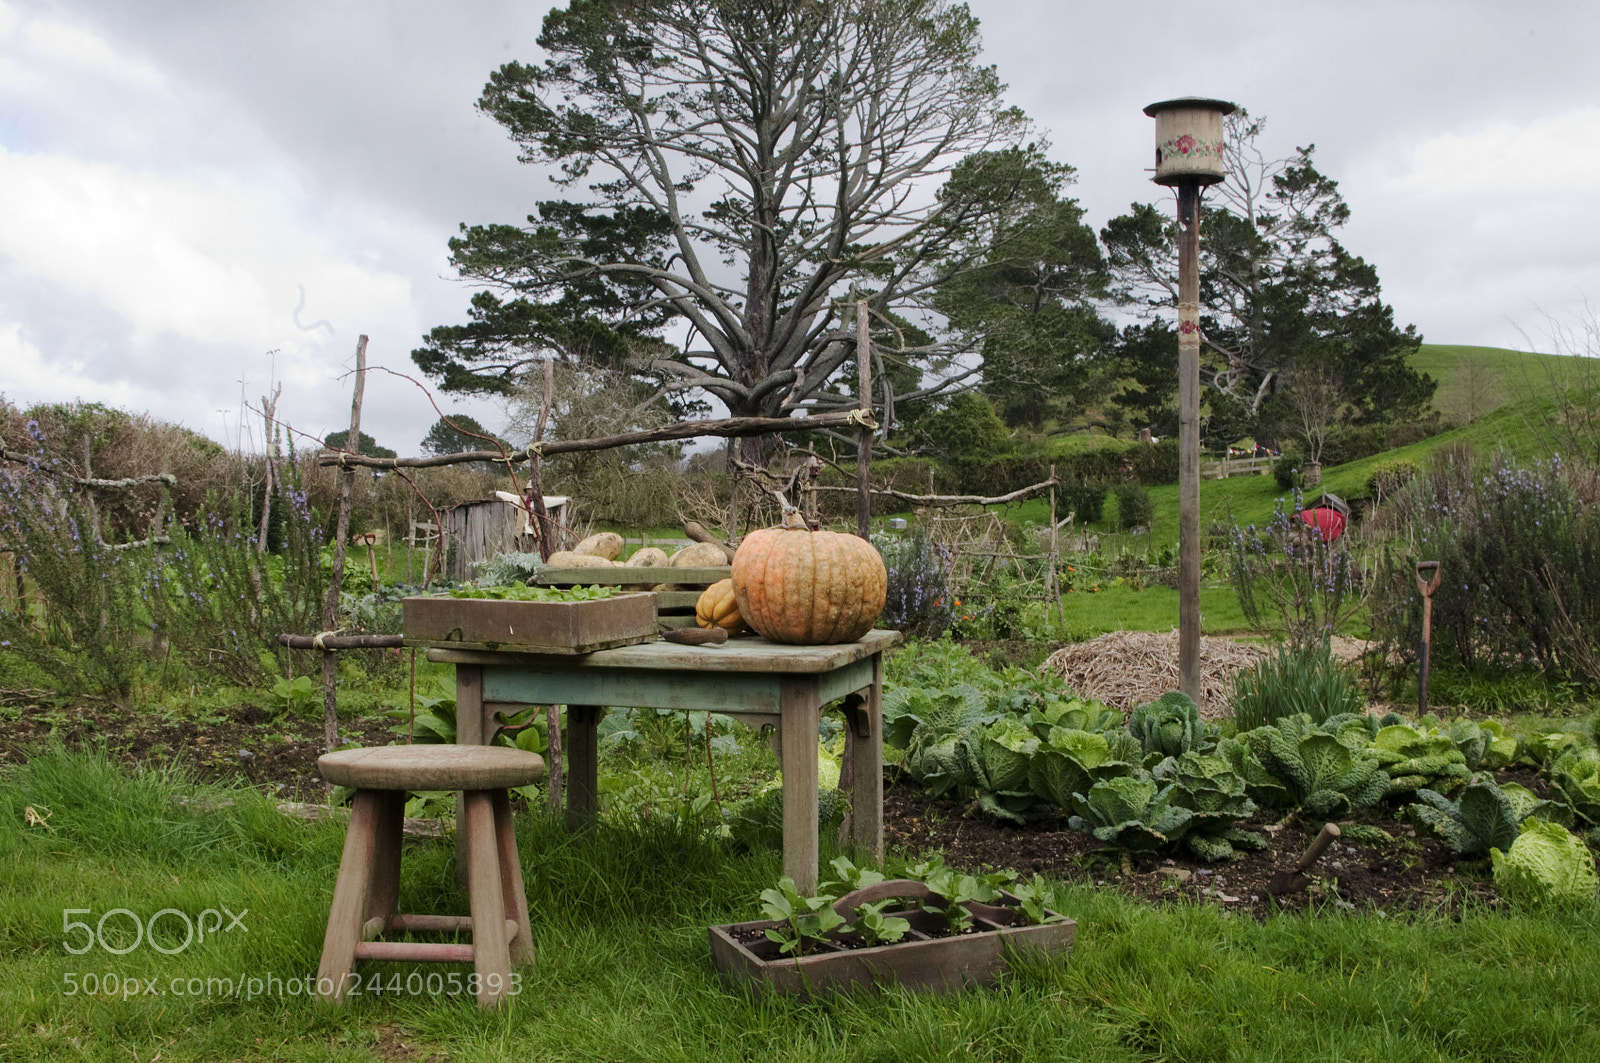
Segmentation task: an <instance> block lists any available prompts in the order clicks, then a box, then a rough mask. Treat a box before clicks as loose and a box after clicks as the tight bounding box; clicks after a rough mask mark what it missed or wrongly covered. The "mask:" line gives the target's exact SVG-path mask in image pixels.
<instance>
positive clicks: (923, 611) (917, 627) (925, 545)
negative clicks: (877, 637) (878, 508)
mask: <svg viewBox="0 0 1600 1063" xmlns="http://www.w3.org/2000/svg"><path fill="white" fill-rule="evenodd" d="M872 545H873V546H876V547H877V548H878V552H879V553H880V554H882V555H883V563H884V567H885V568H887V569H888V572H889V588H888V597H887V599H886V600H885V602H884V606H883V622H884V624H885V625H886V626H888V627H891V628H894V629H896V630H898V631H903V632H905V633H906V634H907V635H912V636H916V637H919V638H935V637H937V636H939V635H942V634H943V633H944V632H946V631H947V630H949V628H950V621H951V618H952V614H953V612H954V599H953V597H952V596H951V590H950V567H951V564H952V562H953V561H954V560H955V558H954V554H953V553H952V551H951V550H950V548H949V547H948V546H946V545H944V544H942V543H936V542H934V541H933V540H932V539H931V538H929V537H928V534H927V532H926V531H925V530H923V529H922V528H920V527H919V528H917V529H915V530H914V531H912V532H911V533H910V534H909V535H907V536H904V537H901V536H890V535H874V536H873V537H872Z"/></svg>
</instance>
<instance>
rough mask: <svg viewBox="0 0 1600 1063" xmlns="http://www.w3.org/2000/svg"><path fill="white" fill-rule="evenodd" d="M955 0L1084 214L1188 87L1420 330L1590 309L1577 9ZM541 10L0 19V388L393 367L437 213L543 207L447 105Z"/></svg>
mask: <svg viewBox="0 0 1600 1063" xmlns="http://www.w3.org/2000/svg"><path fill="white" fill-rule="evenodd" d="M970 6H971V8H972V9H973V11H974V13H976V14H977V15H978V17H979V18H980V19H981V20H982V23H983V36H984V42H985V48H986V52H987V56H988V59H989V60H990V61H991V62H993V63H994V64H995V65H996V66H997V67H998V69H999V73H1000V75H1001V77H1002V79H1003V80H1005V81H1006V82H1007V83H1009V84H1010V86H1011V92H1010V97H1011V99H1012V101H1013V102H1014V103H1016V104H1018V105H1019V106H1021V107H1022V108H1023V109H1024V110H1025V111H1026V112H1027V113H1028V114H1030V115H1031V116H1032V117H1033V118H1034V119H1035V120H1036V122H1037V123H1038V125H1039V127H1040V129H1041V131H1043V132H1044V133H1045V134H1046V135H1047V136H1048V138H1049V140H1050V142H1051V145H1052V151H1051V154H1052V155H1053V157H1055V158H1056V159H1058V160H1059V161H1063V162H1067V163H1070V164H1072V165H1073V166H1075V167H1077V169H1078V171H1079V181H1078V185H1077V189H1076V194H1077V196H1078V198H1079V199H1080V200H1081V201H1082V203H1083V204H1084V206H1085V208H1086V210H1087V212H1088V220H1089V221H1090V223H1091V224H1093V225H1094V226H1095V227H1096V228H1099V227H1100V226H1102V225H1104V224H1105V222H1106V221H1107V220H1109V219H1110V218H1111V217H1113V216H1115V215H1116V214H1119V213H1121V212H1122V211H1124V210H1126V209H1127V207H1128V204H1129V203H1131V202H1133V201H1135V200H1144V201H1152V200H1156V199H1159V198H1160V197H1161V196H1163V195H1165V193H1164V192H1163V190H1160V189H1157V188H1156V187H1155V186H1153V185H1150V184H1149V183H1148V177H1147V175H1146V174H1145V173H1144V168H1145V167H1146V166H1148V165H1149V159H1150V156H1151V152H1152V144H1153V136H1154V123H1153V122H1152V121H1151V120H1150V119H1148V118H1146V117H1145V116H1144V115H1143V114H1141V113H1140V108H1142V107H1143V106H1144V105H1145V104H1147V103H1150V102H1152V101H1155V100H1161V99H1166V98H1169V97H1172V96H1181V95H1206V96H1215V97H1220V98H1224V99H1229V100H1234V101H1236V102H1238V103H1240V104H1243V105H1244V106H1246V107H1248V108H1249V109H1250V111H1251V112H1252V113H1253V114H1255V115H1258V116H1266V117H1267V119H1268V125H1267V129H1266V134H1265V136H1264V138H1263V142H1262V143H1263V147H1264V148H1265V149H1266V150H1267V151H1268V153H1269V154H1272V155H1283V154H1287V153H1288V152H1290V151H1291V150H1292V149H1293V148H1294V146H1296V145H1299V144H1308V143H1313V142H1314V143H1315V144H1316V146H1317V155H1316V158H1317V161H1318V165H1319V167H1320V168H1321V169H1322V170H1323V172H1325V173H1327V174H1328V175H1330V176H1332V177H1333V178H1335V179H1336V180H1338V181H1339V182H1340V187H1341V190H1342V191H1343V193H1344V195H1345V197H1346V199H1347V201H1348V203H1349V205H1350V207H1351V210H1352V220H1351V223H1350V224H1349V226H1347V228H1346V229H1345V230H1344V232H1343V239H1344V242H1345V245H1346V246H1347V247H1348V248H1350V249H1351V250H1352V251H1353V252H1355V253H1357V254H1360V255H1362V256H1363V257H1365V258H1367V260H1368V261H1370V262H1372V263H1374V264H1375V265H1376V266H1377V268H1378V271H1379V275H1380V277H1381V278H1382V280H1383V284H1384V293H1385V298H1386V299H1387V300H1388V301H1389V302H1390V303H1391V304H1393V306H1394V308H1395V314H1396V317H1397V319H1398V320H1399V321H1400V322H1401V323H1414V324H1415V325H1416V326H1417V327H1418V329H1419V330H1420V331H1421V332H1422V334H1423V336H1424V338H1425V339H1426V340H1427V341H1429V342H1434V343H1463V344H1481V345H1486V346H1503V347H1514V348H1522V349H1525V348H1527V347H1529V346H1530V345H1531V346H1533V347H1535V348H1544V347H1547V346H1548V345H1547V344H1546V343H1544V342H1542V341H1543V340H1544V338H1545V324H1546V318H1547V317H1548V316H1549V315H1555V316H1557V317H1562V316H1565V315H1570V314H1573V313H1576V312H1578V311H1579V310H1581V308H1582V307H1583V304H1584V297H1585V296H1586V295H1593V296H1595V297H1596V298H1600V256H1597V255H1596V254H1595V245H1596V237H1597V235H1600V197H1597V196H1596V195H1595V194H1594V187H1595V175H1596V174H1597V173H1600V79H1597V78H1596V77H1595V76H1594V73H1593V62H1594V58H1593V57H1594V56H1595V54H1596V52H1597V45H1600V5H1594V4H1583V3H1578V2H1575V0H1574V2H1561V3H1540V2H1537V0H1532V2H1528V3H1524V4H1522V5H1519V7H1518V9H1517V10H1515V11H1513V10H1512V5H1510V4H1508V3H1503V2H1490V0H1455V2H1450V3H1445V2H1436V3H1423V2H1408V0H1391V2H1364V0H1343V2H1337V3H1335V2H1315V3H1312V2H1306V3H1295V4H1277V5H1266V4H1261V3H1254V2H1232V0H1214V2H1212V3H1208V4H1205V5H1196V6H1194V7H1185V8H1181V9H1180V8H1178V7H1176V6H1172V5H1164V4H1151V3H1143V2H1139V3H1133V2H1126V3H1099V4H1081V3H1080V4H1071V3H1059V2H1048V0H971V3H970ZM546 10H548V4H546V3H542V2H535V3H531V4H512V3H496V2H492V0H467V2H461V3H455V4H451V5H442V4H437V3H422V2H419V0H399V2H391V3H387V4H384V5H376V4H356V3H347V2H338V0H334V2H323V3H312V2H308V0H288V2H284V3H277V4H271V5H267V4H260V3H256V4H201V3H197V2H193V0H186V2H178V0H139V2H138V3H128V2H127V0H62V2H57V3H46V2H43V0H0V394H4V396H5V397H6V398H7V399H9V400H10V401H11V402H13V403H16V404H18V405H29V404H32V403H35V402H53V401H68V400H73V399H82V400H85V401H97V402H104V403H107V404H109V405H114V406H119V407H122V408H125V409H130V410H137V411H148V412H149V413H150V414H152V415H153V416H156V417H158V418H161V419H164V420H171V421H177V422H180V423H183V424H185V425H187V426H189V427H190V428H193V429H195V430H197V431H200V432H204V433H206V434H207V435H210V436H212V437H213V438H217V439H219V440H222V441H224V442H227V443H229V444H230V445H243V446H244V447H246V448H247V449H248V448H253V447H255V446H258V445H259V431H260V429H259V421H258V420H256V419H254V416H253V415H252V414H251V413H249V411H248V410H244V409H243V406H242V403H244V402H246V401H247V402H249V403H250V404H257V403H259V400H260V397H261V396H262V395H263V394H264V393H266V392H267V391H268V390H269V389H270V388H271V386H273V384H274V383H277V382H281V383H282V385H283V398H282V401H281V404H280V408H279V412H280V414H281V415H282V416H283V417H285V418H286V419H287V420H288V421H289V422H291V423H292V424H293V425H294V426H296V427H297V428H299V429H301V430H303V431H305V432H308V433H311V434H314V435H317V436H320V435H322V434H325V433H326V432H328V431H331V430H334V429H336V428H340V427H343V426H345V425H346V424H348V420H349V403H350V398H349V395H350V391H349V382H348V380H347V379H344V374H346V373H347V372H348V371H349V369H350V368H351V367H352V366H353V364H354V349H355V344H356V339H357V336H358V334H360V333H366V334H368V335H369V336H370V337H371V342H370V345H369V348H368V359H369V364H371V365H378V366H387V367H389V368H392V369H394V370H396V371H398V372H406V373H409V372H411V370H412V368H413V367H412V365H411V361H410V357H409V352H410V351H411V349H412V348H413V347H415V346H417V345H418V343H419V341H420V338H421V336H422V335H423V333H425V332H426V331H427V329H428V328H430V327H431V326H433V325H436V324H442V323H447V322H457V321H460V320H463V319H464V316H465V308H466V302H467V297H468V291H467V290H466V289H464V288H463V287H462V286H461V285H460V284H459V283H458V282H456V281H454V280H453V279H452V278H451V276H450V271H449V268H448V264H447V248H446V241H447V240H448V238H449V237H450V236H451V235H452V234H453V233H454V232H455V230H456V226H457V224H458V223H460V222H468V223H481V222H491V221H500V222H510V221H516V220H518V219H521V218H522V217H523V216H524V215H526V214H527V213H528V211H529V210H530V209H531V207H532V204H533V203H534V201H535V200H537V199H539V198H542V197H545V196H547V195H548V189H549V186H548V185H547V184H546V183H545V181H544V179H543V178H542V177H540V176H539V175H538V174H537V173H535V172H534V171H533V170H532V169H531V168H528V167H524V166H521V165H519V164H518V163H517V162H516V160H515V154H516V152H515V147H514V145H512V144H511V143H510V142H509V141H507V140H506V139H505V138H504V136H503V134H502V132H501V130H500V128H499V127H498V126H496V125H495V124H494V123H493V122H491V121H489V120H488V119H486V118H484V117H482V116H481V115H479V114H478V113H477V112H476V111H475V110H474V108H473V103H474V101H475V100H476V99H477V96H478V93H479V91H480V90H481V89H482V87H483V84H484V81H485V80H486V79H487V76H488V74H489V73H490V71H492V70H493V69H495V68H496V67H497V66H499V65H500V64H501V63H503V62H506V61H508V60H510V59H513V58H515V59H522V60H533V59H537V57H538V55H537V50H536V49H535V48H534V45H533V41H534V39H535V37H536V36H537V34H538V30H539V24H540V21H541V19H542V17H543V14H544V12H545V11H546ZM1180 11H1182V12H1183V17H1182V18H1181V20H1180V19H1177V18H1174V17H1173V16H1174V15H1176V14H1177V13H1178V12H1180ZM1179 25H1181V26H1183V27H1184V32H1182V33H1180V32H1179V31H1178V29H1177V27H1178V26H1179ZM1169 26H1170V27H1172V28H1169ZM441 404H442V405H443V407H444V408H445V409H446V411H447V412H448V411H462V412H470V413H473V414H474V415H476V416H478V417H479V418H480V419H481V420H483V421H484V422H485V423H486V424H488V425H489V426H490V427H499V424H498V417H499V415H498V412H497V410H496V409H495V408H493V407H488V406H485V405H484V404H483V403H481V402H479V403H467V404H458V403H455V402H452V401H451V400H449V399H443V400H441ZM241 412H243V425H242V426H241ZM435 416H436V414H435V413H434V412H433V410H432V408H431V407H430V405H429V403H428V400H427V399H426V397H425V396H424V395H423V394H422V392H421V391H420V390H419V389H418V388H417V387H415V386H414V385H413V384H410V383H408V382H406V381H403V380H400V379H398V378H396V377H387V376H384V375H383V374H373V375H372V379H371V380H370V381H369V384H368V387H367V400H366V407H365V410H364V414H363V428H364V429H365V430H366V431H367V432H368V433H369V434H371V435H372V436H374V437H375V438H376V439H377V440H378V441H379V442H380V443H382V444H384V445H387V446H390V447H392V448H394V449H395V450H397V451H399V452H400V453H401V454H414V453H416V452H417V444H418V442H419V441H420V440H421V438H422V436H423V434H424V433H425V432H426V430H427V428H428V427H429V425H431V424H432V423H433V420H434V418H435ZM252 427H254V434H253V435H252V431H251V429H252Z"/></svg>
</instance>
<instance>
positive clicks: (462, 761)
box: [317, 745, 544, 1007]
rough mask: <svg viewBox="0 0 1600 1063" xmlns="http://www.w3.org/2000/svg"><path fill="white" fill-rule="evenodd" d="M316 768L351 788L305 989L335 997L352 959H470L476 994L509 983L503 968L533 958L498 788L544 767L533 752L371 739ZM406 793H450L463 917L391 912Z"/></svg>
mask: <svg viewBox="0 0 1600 1063" xmlns="http://www.w3.org/2000/svg"><path fill="white" fill-rule="evenodd" d="M317 768H318V770H319V771H321V772H322V777H323V778H324V779H326V780H327V781H329V782H331V783H335V784H336V785H339V786H349V787H352V788H354V789H355V791H356V795H355V802H354V805H353V807H352V808H351V813H350V830H349V833H348V834H347V835H346V836H345V842H344V856H343V858H342V859H341V860H340V861H339V881H338V883H337V884H336V885H335V886H334V890H333V906H332V908H331V909H330V910H329V912H328V933H327V936H326V937H324V938H323V943H322V965H321V966H320V967H319V968H318V969H317V995H318V996H319V997H321V998H322V999H323V1000H325V1001H327V1002H329V1003H334V1004H337V1003H341V1002H342V1001H343V1000H344V997H345V994H346V991H347V990H348V988H349V987H350V983H351V978H352V972H353V970H354V967H355V962H356V961H357V960H408V961H412V962H440V961H444V962H454V963H470V964H472V965H473V969H474V972H475V974H476V983H477V984H476V992H477V997H478V1003H479V1004H481V1005H483V1006H484V1007H493V1006H495V1005H496V1004H499V1003H500V1001H501V1000H502V999H503V998H504V997H505V996H506V995H507V992H508V990H509V989H510V988H511V968H512V967H513V966H516V965H520V964H523V963H531V962H532V960H533V939H532V938H531V936H530V935H529V932H528V898H527V894H526V893H525V892H524V891H523V888H522V865H521V863H520V862H519V861H518V859H517V842H516V836H515V835H514V834H513V833H512V829H511V801H510V798H509V797H508V796H507V794H506V790H507V788H508V787H512V786H526V785H527V784H528V783H531V782H533V781H534V780H535V779H537V778H539V777H540V776H541V775H543V774H544V760H543V759H542V758H541V757H540V756H539V755H538V754H537V753H527V752H524V751H522V750H520V749H508V748H506V747H503V746H449V745H425V746H382V747H377V748H372V749H341V750H339V751H337V752H334V753H328V754H326V755H324V756H321V757H318V758H317ZM407 790H459V791H461V792H462V801H461V809H462V819H463V820H464V822H463V823H460V824H458V825H457V826H458V829H459V830H461V831H462V832H463V833H464V834H465V837H466V847H465V852H466V860H467V893H468V896H469V898H470V900H471V905H472V915H471V916H470V917H466V916H449V915H401V914H399V913H397V912H396V910H395V907H396V903H397V900H398V898H399V892H400V828H401V823H402V821H403V819H404V816H405V802H406V791H407ZM469 928H470V929H471V931H472V944H470V945H447V944H439V943H425V942H408V941H382V940H378V939H379V938H381V936H382V935H383V934H384V933H385V932H387V931H391V930H461V929H469Z"/></svg>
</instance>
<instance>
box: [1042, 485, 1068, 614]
mask: <svg viewBox="0 0 1600 1063" xmlns="http://www.w3.org/2000/svg"><path fill="white" fill-rule="evenodd" d="M1055 478H1056V467H1055V466H1054V465H1051V466H1050V479H1051V480H1052V481H1053V480H1055ZM1060 531H1061V529H1060V528H1059V527H1057V525H1056V485H1055V484H1054V483H1051V485H1050V570H1049V571H1050V578H1049V579H1048V580H1047V581H1046V592H1047V593H1048V594H1049V595H1050V601H1049V602H1048V603H1047V604H1046V605H1045V609H1044V622H1045V623H1047V624H1048V623H1049V622H1050V610H1051V609H1052V608H1053V609H1055V611H1056V615H1057V616H1059V617H1060V618H1061V622H1062V623H1063V624H1065V623H1066V622H1067V607H1066V605H1065V604H1064V603H1063V602H1062V601H1061V576H1060V574H1059V573H1058V572H1057V571H1056V568H1057V566H1058V565H1060V564H1061V546H1060V543H1061V539H1060Z"/></svg>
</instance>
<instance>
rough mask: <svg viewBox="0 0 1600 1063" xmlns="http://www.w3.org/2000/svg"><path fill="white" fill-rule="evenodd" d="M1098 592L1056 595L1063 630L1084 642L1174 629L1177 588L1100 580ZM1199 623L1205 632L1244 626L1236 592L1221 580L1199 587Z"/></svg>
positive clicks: (1223, 632) (1243, 629) (1237, 629)
mask: <svg viewBox="0 0 1600 1063" xmlns="http://www.w3.org/2000/svg"><path fill="white" fill-rule="evenodd" d="M1090 586H1093V584H1090ZM1100 588H1101V589H1100V591H1099V592H1098V593H1091V592H1089V591H1087V590H1074V591H1073V592H1072V593H1071V594H1066V595H1063V596H1062V605H1063V606H1064V607H1065V610H1066V621H1065V623H1064V624H1063V625H1062V627H1063V628H1064V631H1063V634H1069V635H1070V637H1071V640H1072V641H1075V642H1076V641H1084V640H1087V639H1092V638H1094V637H1095V636H1097V635H1103V634H1105V633H1106V632H1108V631H1175V630H1177V627H1178V592H1177V590H1176V589H1175V588H1172V587H1167V586H1165V585H1162V584H1154V585H1150V586H1146V587H1144V588H1143V589H1142V590H1136V589H1134V587H1132V586H1131V585H1129V584H1128V583H1126V582H1122V583H1118V582H1115V581H1106V582H1103V583H1101V584H1100ZM1200 626H1201V629H1202V631H1203V633H1204V634H1207V635H1232V634H1240V633H1246V632H1249V631H1250V625H1249V624H1247V623H1246V622H1245V619H1244V613H1243V612H1242V611H1241V610H1240V608H1239V599H1238V596H1237V595H1235V594H1234V593H1233V588H1232V587H1231V586H1229V585H1227V584H1226V583H1218V582H1215V581H1213V580H1206V581H1204V582H1203V583H1202V584H1201V587H1200Z"/></svg>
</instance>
